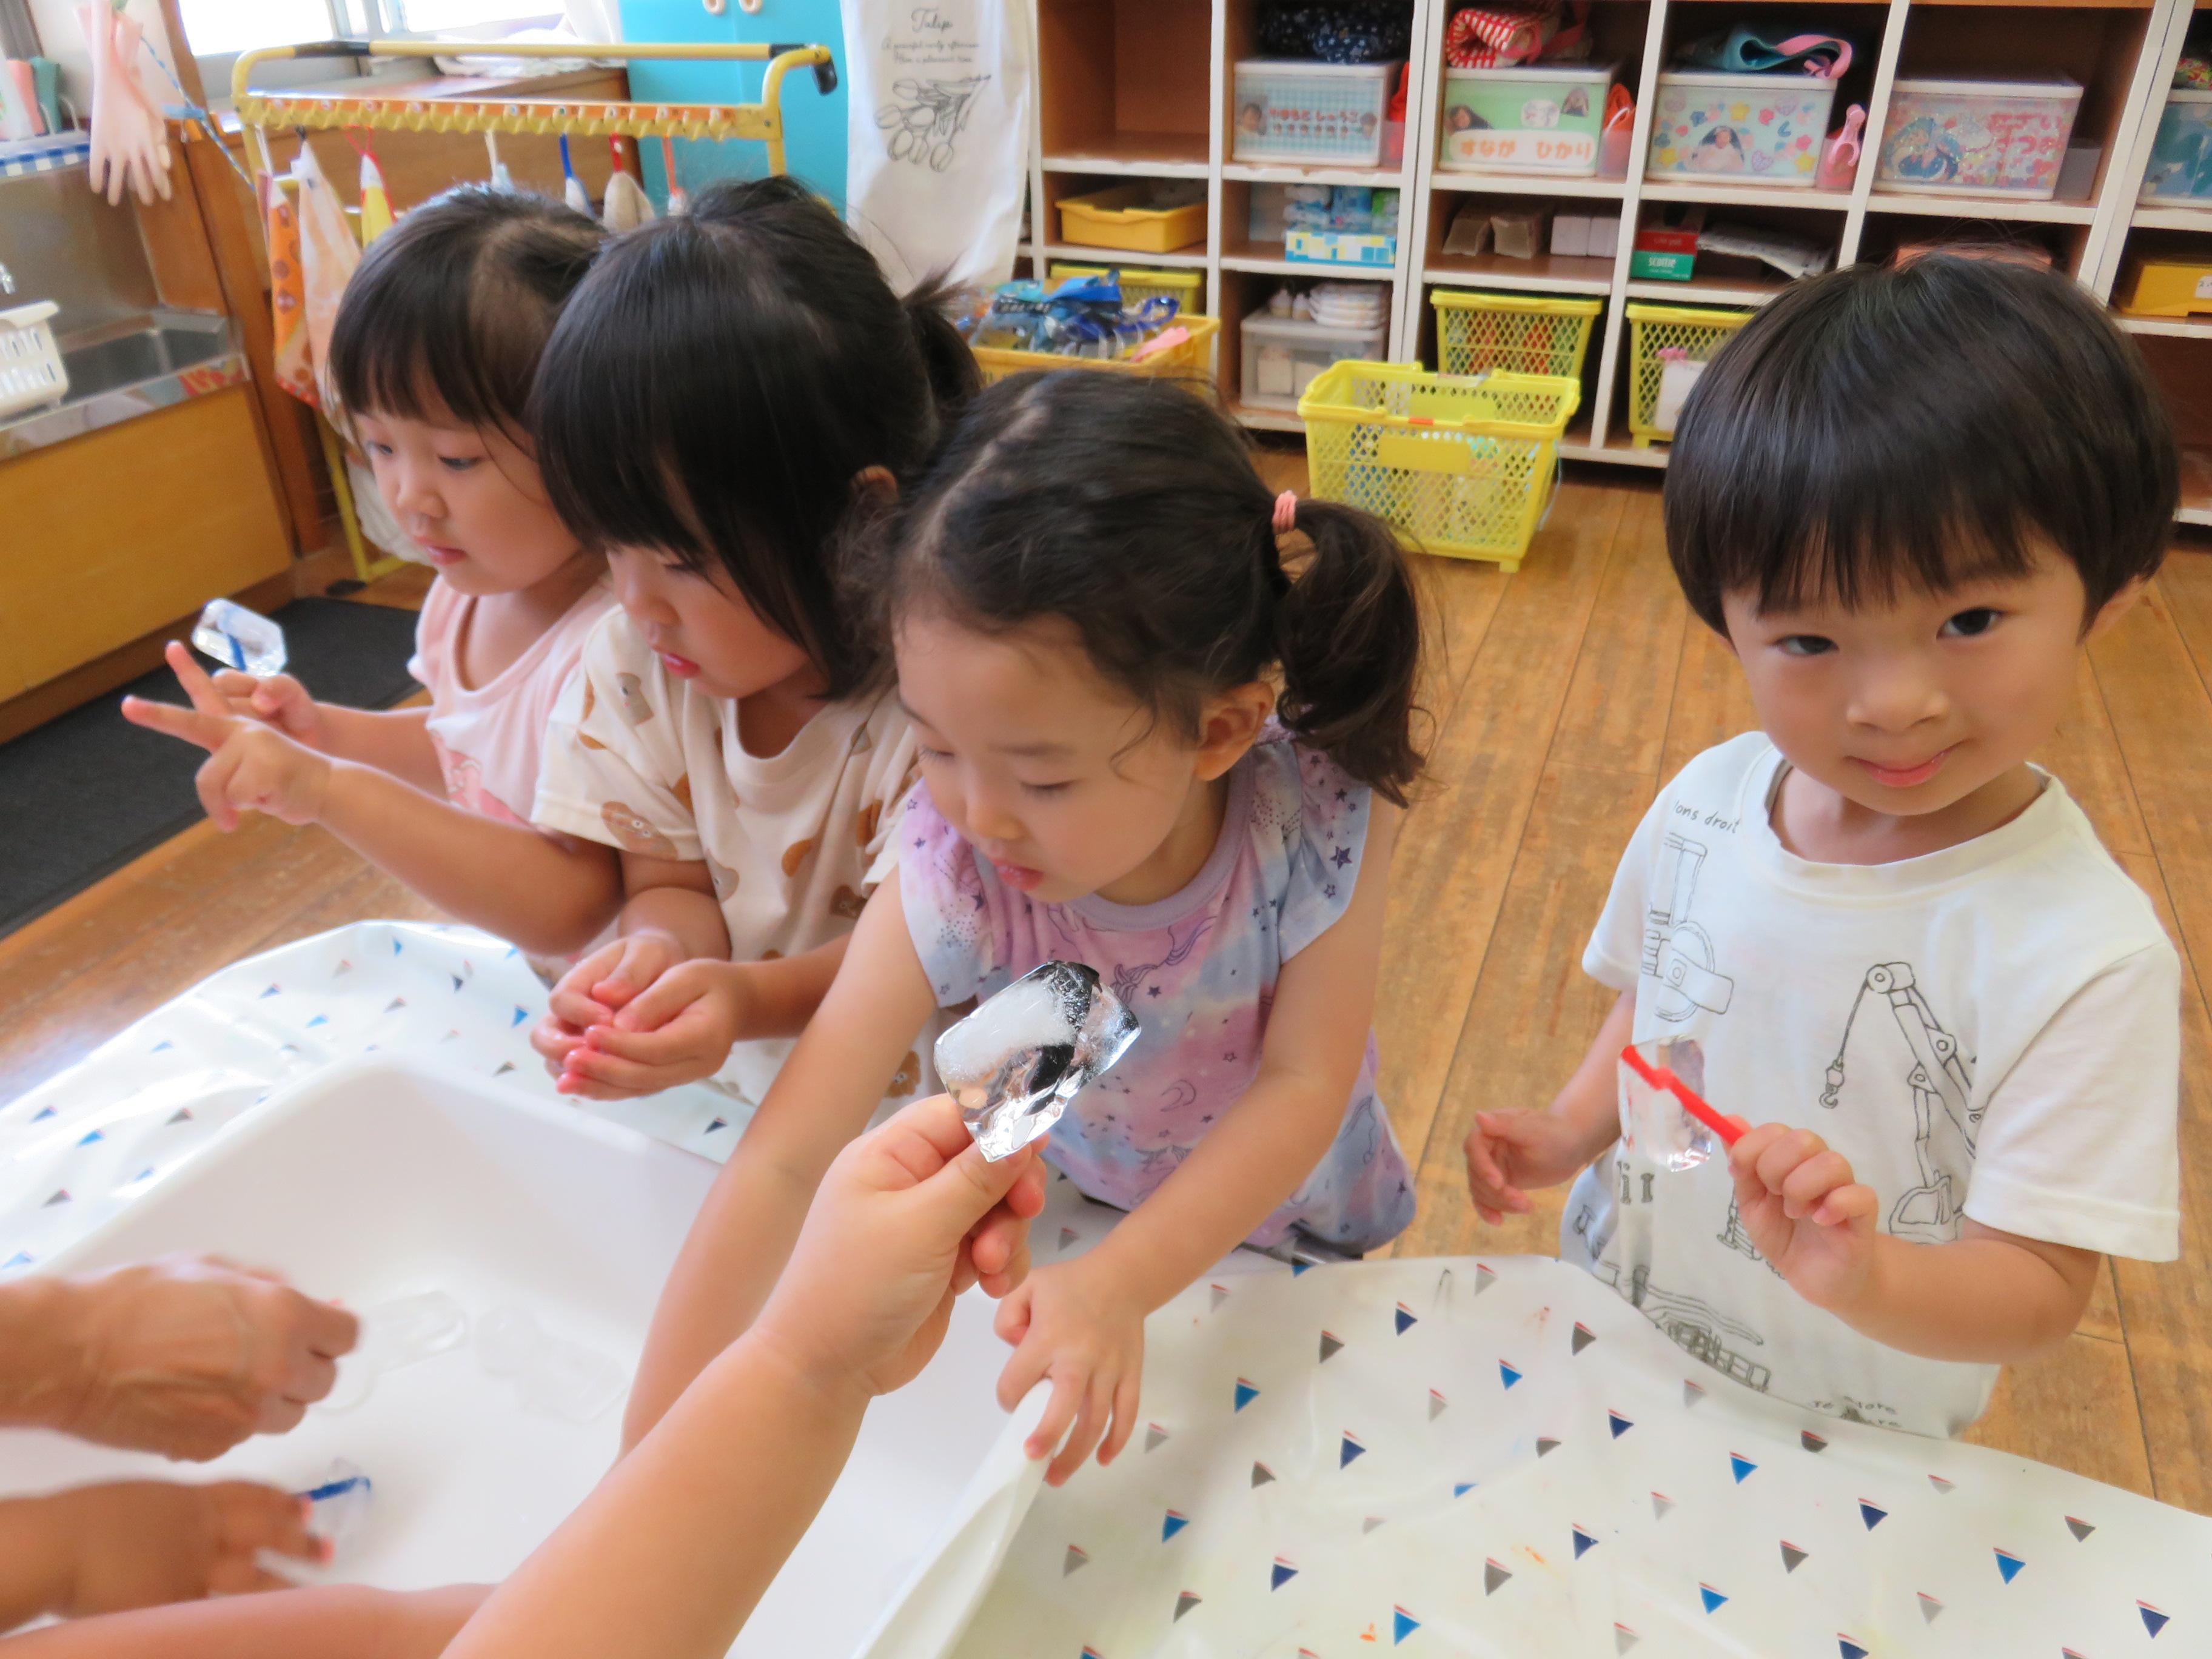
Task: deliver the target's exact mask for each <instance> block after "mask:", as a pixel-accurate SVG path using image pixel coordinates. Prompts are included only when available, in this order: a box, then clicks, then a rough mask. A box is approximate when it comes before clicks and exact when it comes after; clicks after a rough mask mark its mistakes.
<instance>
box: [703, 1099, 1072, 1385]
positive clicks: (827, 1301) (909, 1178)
mask: <svg viewBox="0 0 2212 1659" xmlns="http://www.w3.org/2000/svg"><path fill="white" fill-rule="evenodd" d="M1043 1208H1044V1166H1043V1164H1041V1163H1040V1162H1039V1161H1038V1159H1037V1156H1036V1151H1035V1149H1034V1148H1028V1147H1025V1148H1024V1149H1023V1150H1022V1151H1021V1152H1018V1153H1016V1154H1015V1155H1014V1156H1013V1157H1012V1158H1005V1159H1002V1160H1000V1162H999V1163H996V1164H992V1163H988V1162H987V1161H985V1159H984V1157H983V1154H982V1153H981V1152H979V1151H977V1150H976V1147H975V1142H974V1140H973V1139H971V1138H970V1137H969V1133H968V1129H967V1127H966V1126H965V1125H964V1124H963V1123H962V1121H960V1109H959V1107H958V1106H957V1105H956V1104H954V1103H953V1101H952V1099H951V1097H950V1096H947V1095H936V1096H933V1097H931V1098H929V1099H927V1100H923V1101H918V1102H916V1103H915V1104H914V1105H912V1106H909V1107H908V1108H907V1109H905V1110H903V1111H902V1112H901V1113H899V1114H898V1115H897V1116H896V1117H894V1118H892V1119H891V1120H890V1121H889V1122H887V1123H885V1124H884V1125H883V1126H881V1127H878V1128H877V1129H874V1130H872V1131H871V1132H869V1133H866V1134H865V1135H862V1136H861V1137H860V1139H857V1140H855V1141H854V1142H853V1143H852V1144H851V1145H850V1146H847V1147H846V1148H845V1150H844V1151H843V1152H840V1153H839V1154H838V1155H837V1159H836V1162H835V1163H833V1164H831V1165H830V1166H829V1173H828V1174H827V1175H826V1176H823V1181H822V1185H821V1186H820V1188H817V1191H816V1193H815V1195H814V1203H813V1206H812V1207H811V1208H810V1209H809V1210H808V1211H807V1213H806V1225H805V1227H804V1228H803V1229H802V1230H801V1231H800V1233H799V1243H797V1244H796V1245H795V1246H794V1247H793V1250H792V1254H791V1261H790V1262H789V1264H788V1265H787V1266H786V1267H785V1268H784V1270H783V1276H782V1277H781V1279H778V1280H777V1281H776V1286H775V1291H774V1292H773V1293H772V1294H771V1295H770V1297H769V1302H768V1305H767V1306H766V1307H764V1308H763V1309H762V1310H761V1313H760V1317H759V1318H758V1319H757V1320H756V1321H755V1322H754V1324H753V1328H752V1329H751V1330H750V1332H749V1333H747V1334H746V1336H745V1338H744V1340H745V1341H747V1342H748V1343H755V1344H759V1345H761V1346H764V1347H766V1348H768V1349H769V1350H771V1351H773V1352H778V1353H780V1354H781V1355H782V1356H783V1357H784V1358H786V1360H787V1362H788V1363H791V1364H793V1365H795V1366H796V1367H797V1368H798V1370H799V1371H800V1373H801V1374H802V1375H803V1376H805V1378H806V1379H807V1380H808V1381H809V1382H810V1383H811V1384H812V1385H813V1386H815V1387H817V1388H818V1389H822V1390H823V1391H824V1392H826V1393H832V1394H850V1393H852V1392H854V1391H857V1392H859V1393H860V1394H862V1395H878V1394H888V1393H890V1391H891V1390H892V1389H896V1388H900V1387H902V1386H904V1385H905V1384H906V1383H908V1382H910V1381H912V1380H913V1378H914V1377H915V1375H916V1374H917V1373H918V1372H920V1370H921V1368H922V1367H923V1366H924V1365H925V1364H928V1362H929V1358H930V1356H931V1355H933V1354H934V1353H935V1352H937V1346H938V1344H939V1342H941V1341H943V1340H944V1338H945V1325H946V1322H948V1321H949V1320H950V1319H951V1316H952V1302H953V1298H954V1297H957V1296H958V1295H959V1294H960V1292H961V1291H964V1290H966V1289H967V1288H968V1287H969V1285H973V1284H977V1283H980V1284H981V1285H982V1286H983V1289H984V1290H985V1291H986V1292H987V1293H988V1294H990V1295H992V1296H994V1297H1001V1296H1004V1295H1006V1292H1007V1291H1011V1290H1012V1289H1013V1288H1014V1286H1015V1285H1018V1284H1020V1283H1021V1281H1022V1279H1023V1278H1024V1276H1025V1275H1026V1274H1027V1273H1028V1272H1029V1224H1030V1218H1033V1217H1034V1216H1036V1214H1037V1213H1038V1212H1040V1211H1042V1209H1043Z"/></svg>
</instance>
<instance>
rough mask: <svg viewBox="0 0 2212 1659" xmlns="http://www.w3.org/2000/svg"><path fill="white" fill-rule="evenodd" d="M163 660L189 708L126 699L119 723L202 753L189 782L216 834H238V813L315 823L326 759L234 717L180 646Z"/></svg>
mask: <svg viewBox="0 0 2212 1659" xmlns="http://www.w3.org/2000/svg"><path fill="white" fill-rule="evenodd" d="M168 660H169V666H170V667H171V668H173V669H174V670H175V671H176V674H177V680H178V683H179V684H181V685H182V686H183V687H184V688H185V696H189V697H190V698H191V708H177V707H175V706H174V705H173V704H171V703H166V702H147V701H146V700H145V699H144V698H143V697H125V698H124V700H123V717H124V719H125V720H129V721H130V722H131V724H132V725H133V726H144V727H145V728H146V729H147V730H148V731H149V732H161V733H163V734H164V735H166V736H168V737H172V738H182V739H183V740H184V741H185V742H186V743H190V744H197V745H198V746H199V747H200V748H202V749H204V750H207V752H208V759H207V760H206V762H205V763H203V764H202V765H201V767H200V769H199V773H198V775H197V777H195V778H194V779H193V783H194V784H195V786H196V787H197V788H198V790H199V794H200V805H201V806H202V807H204V809H205V810H206V812H207V815H208V817H210V819H212V820H213V821H214V823H215V826H216V829H222V830H225V831H228V830H232V829H236V828H238V819H239V813H240V811H241V810H243V811H250V812H261V813H265V814H267V815H268V816H269V817H273V818H281V819H282V820H283V822H285V823H313V822H314V821H315V820H316V819H317V818H319V817H321V816H322V811H323V803H324V800H325V797H326V796H327V795H328V793H329V790H330V781H331V762H330V761H329V759H327V758H326V757H324V756H322V755H319V754H318V753H316V752H315V750H313V749H310V748H307V747H304V746H302V745H301V744H299V743H297V742H295V741H294V740H293V739H292V738H289V737H287V736H286V735H284V733H283V732H282V731H280V730H279V729H277V727H276V726H270V725H264V724H263V723H262V721H261V720H259V719H258V718H257V717H255V716H252V715H246V714H238V713H235V712H234V710H233V708H232V706H231V702H230V700H229V699H228V698H227V697H225V696H223V695H222V692H221V691H219V690H216V684H215V682H214V681H212V680H210V678H208V677H207V671H205V670H204V669H203V668H202V667H201V666H200V665H199V664H197V662H195V661H193V660H192V656H191V653H190V652H188V651H186V650H185V648H184V647H182V646H179V645H172V646H171V647H169V652H168Z"/></svg>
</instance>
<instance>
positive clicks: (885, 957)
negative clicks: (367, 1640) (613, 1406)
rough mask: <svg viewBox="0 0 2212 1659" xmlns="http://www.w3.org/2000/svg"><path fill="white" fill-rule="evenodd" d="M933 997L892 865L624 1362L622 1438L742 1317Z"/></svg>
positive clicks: (744, 1321) (749, 1314) (663, 1404)
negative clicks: (627, 1378)
mask: <svg viewBox="0 0 2212 1659" xmlns="http://www.w3.org/2000/svg"><path fill="white" fill-rule="evenodd" d="M935 1006H937V1001H936V998H935V996H934V995H933V994H932V993H931V990H930V986H929V980H928V977H927V975H925V974H924V973H923V972H922V969H921V958H920V957H918V956H917V955H916V954H915V948H914V941H913V939H911V938H909V937H908V933H907V927H906V916H905V914H904V912H903V910H902V908H901V905H900V901H899V884H898V878H897V877H896V875H894V876H893V877H892V878H890V880H887V881H886V882H884V884H883V885H882V886H881V887H879V888H878V889H877V890H876V893H875V896H873V897H872V898H871V899H870V900H869V901H868V906H867V908H866V910H865V911H863V912H862V913H861V915H860V924H859V926H858V927H855V928H854V931H853V937H852V942H851V945H850V946H849V947H848V950H847V951H846V953H845V959H844V962H843V964H842V967H841V968H840V969H839V970H838V973H837V977H836V982H835V983H834V984H833V985H832V986H831V987H829V994H828V995H827V996H825V997H824V998H823V1000H822V1007H821V1012H819V1013H817V1015H816V1016H815V1018H814V1019H813V1021H812V1022H811V1024H809V1025H808V1026H807V1028H806V1031H805V1036H801V1037H800V1038H799V1043H798V1046H797V1047H796V1048H793V1050H792V1053H791V1058H790V1059H789V1060H786V1061H785V1062H784V1066H783V1070H782V1072H781V1073H780V1074H779V1075H778V1076H777V1078H776V1080H775V1086H774V1087H773V1088H771V1089H770V1090H769V1092H768V1098H767V1099H766V1100H764V1101H763V1102H762V1103H761V1108H760V1111H759V1113H758V1114H757V1115H756V1116H755V1117H754V1119H753V1121H752V1124H751V1126H750V1127H749V1128H748V1129H747V1130H746V1131H745V1136H744V1139H743V1140H742V1141H740V1142H739V1143H738V1150H737V1152H735V1153H734V1154H733V1155H732V1157H731V1159H730V1161H729V1163H728V1164H726V1165H724V1166H723V1170H722V1173H721V1174H720V1176H718V1177H716V1179H715V1182H714V1188H713V1189H712V1190H711V1191H710V1192H708V1194H707V1201H706V1203H705V1204H704V1205H703V1206H701V1208H700V1211H699V1215H698V1218H697V1219H696V1220H695V1221H694V1222H693V1223H692V1224H691V1231H690V1235H689V1236H688V1237H686V1238H685V1239H684V1249H683V1251H682V1253H681V1254H680V1255H678V1257H677V1259H676V1266H675V1267H674V1268H673V1269H672V1270H671V1272H670V1273H669V1275H668V1282H667V1284H666V1285H664V1286H663V1287H662V1289H661V1292H660V1303H659V1306H658V1307H656V1308H655V1309H654V1310H653V1328H652V1330H651V1331H650V1333H649V1334H647V1337H646V1343H645V1352H644V1354H643V1356H642V1357H641V1358H640V1359H639V1361H638V1367H637V1379H636V1381H635V1383H633V1384H632V1385H631V1388H630V1395H629V1410H628V1412H627V1413H626V1414H625V1416H624V1418H623V1445H624V1447H625V1448H627V1447H629V1446H633V1445H635V1444H636V1443H637V1442H638V1441H639V1439H640V1438H641V1437H643V1436H644V1435H645V1433H646V1432H647V1431H648V1430H649V1429H651V1428H652V1427H653V1425H654V1424H655V1423H657V1422H659V1420H660V1417H661V1414H662V1413H664V1412H665V1411H666V1410H667V1409H668V1407H670V1406H671V1404H672V1403H674V1401H675V1400H676V1398H677V1396H678V1395H681V1394H682V1393H683V1392H684V1389H685V1388H686V1387H687V1386H689V1385H690V1382H691V1379H692V1378H693V1377H695V1376H697V1375H698V1374H699V1373H700V1372H701V1371H702V1370H704V1369H705V1368H706V1366H707V1365H708V1363H709V1362H711V1361H712V1360H713V1359H714V1356H715V1355H716V1354H718V1353H720V1352H721V1351H722V1350H723V1349H724V1348H725V1347H726V1346H728V1345H729V1344H730V1343H731V1342H732V1341H733V1340H736V1338H737V1337H738V1335H740V1334H742V1333H743V1332H744V1329H745V1328H746V1327H747V1326H749V1325H750V1324H751V1323H752V1320H753V1316H754V1315H755V1314H757V1312H759V1311H760V1307H761V1304H762V1303H763V1302H764V1301H765V1300H766V1299H767V1297H768V1293H769V1290H770V1289H771V1288H772V1287H773V1286H774V1285H775V1281H776V1277H777V1275H778V1274H779V1273H781V1272H782V1270H783V1263H784V1259H785V1257H786V1256H787V1255H789V1253H790V1250H791V1245H792V1241H793V1239H795V1238H797V1237H799V1224H800V1223H801V1222H802V1221H804V1220H805V1217H806V1206H808V1204H809V1203H811V1201H812V1200H813V1197H814V1189H815V1188H816V1186H817V1185H818V1184H819V1182H821V1179H822V1174H823V1170H827V1169H828V1168H829V1161H830V1159H832V1158H835V1157H836V1155H837V1152H838V1149H839V1148H841V1147H842V1146H844V1145H845V1143H846V1142H847V1141H848V1140H850V1139H852V1138H853V1137H854V1135H856V1134H858V1133H860V1130H861V1129H862V1128H863V1127H865V1126H866V1123H867V1121H868V1116H869V1114H870V1113H872V1111H874V1109H875V1108H876V1106H877V1103H878V1102H880V1101H881V1100H882V1099H883V1096H884V1089H885V1087H886V1086H887V1085H889V1084H890V1079H891V1078H892V1077H893V1076H894V1075H895V1074H896V1073H897V1071H898V1068H899V1063H900V1061H901V1060H902V1059H903V1058H904V1057H905V1055H906V1054H907V1052H908V1049H909V1048H912V1046H913V1044H914V1040H915V1033H916V1032H917V1031H919V1030H921V1028H922V1026H923V1024H925V1023H926V1022H927V1019H928V1018H929V1015H930V1013H931V1012H932V1010H933V1009H934V1008H935Z"/></svg>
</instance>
